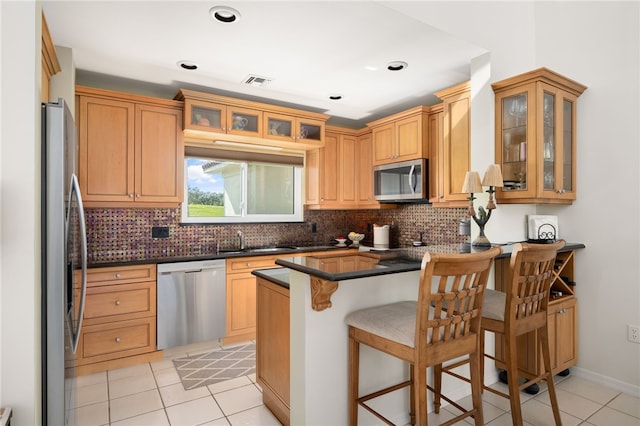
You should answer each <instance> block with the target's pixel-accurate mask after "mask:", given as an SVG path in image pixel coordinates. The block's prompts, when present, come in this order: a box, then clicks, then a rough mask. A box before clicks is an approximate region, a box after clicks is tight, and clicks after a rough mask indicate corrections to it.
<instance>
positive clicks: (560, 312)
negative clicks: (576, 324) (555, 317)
mask: <svg viewBox="0 0 640 426" xmlns="http://www.w3.org/2000/svg"><path fill="white" fill-rule="evenodd" d="M565 312H567V310H566V309H564V308H562V309H560V310H559V311H558V313H559V314H564V313H565Z"/></svg>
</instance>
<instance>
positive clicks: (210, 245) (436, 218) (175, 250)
mask: <svg viewBox="0 0 640 426" xmlns="http://www.w3.org/2000/svg"><path fill="white" fill-rule="evenodd" d="M85 214H86V218H87V240H88V261H89V263H90V264H100V263H110V262H127V261H136V260H153V259H161V258H171V257H188V256H201V255H207V254H211V253H215V252H216V249H232V248H237V247H238V246H239V240H238V231H242V233H243V235H244V239H245V245H246V246H247V247H263V246H270V245H307V246H311V245H328V244H334V243H335V241H334V238H335V237H339V236H345V237H346V235H347V234H348V233H349V232H351V231H354V232H358V233H363V234H365V240H364V242H366V241H367V240H369V241H370V240H371V239H372V238H373V234H372V231H371V226H372V224H374V223H375V224H380V225H381V224H388V225H390V227H391V229H390V233H389V240H390V244H391V246H392V247H406V246H410V245H411V242H412V241H416V240H418V239H419V238H420V233H422V241H423V242H424V243H425V244H429V245H433V244H451V243H461V242H467V239H466V237H464V236H460V235H458V224H459V221H460V219H462V218H464V217H465V214H466V209H464V208H454V209H452V208H433V207H431V206H430V205H428V204H407V205H402V206H400V207H398V208H397V209H393V210H323V211H319V210H306V211H305V215H304V218H305V221H304V222H296V223H255V224H220V225H212V224H197V225H196V224H188V225H183V224H181V223H180V217H181V216H180V208H175V209H172V208H157V209H153V208H151V209H120V208H118V209H115V208H114V209H106V208H91V209H86V212H85ZM314 223H315V224H316V228H317V232H315V233H312V232H311V225H312V224H314ZM154 226H166V227H168V228H169V238H152V237H151V228H152V227H154Z"/></svg>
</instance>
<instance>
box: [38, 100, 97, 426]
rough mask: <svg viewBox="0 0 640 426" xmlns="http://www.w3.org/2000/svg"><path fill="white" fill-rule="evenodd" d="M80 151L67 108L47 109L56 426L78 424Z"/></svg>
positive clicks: (50, 341) (48, 336)
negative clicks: (75, 410)
mask: <svg viewBox="0 0 640 426" xmlns="http://www.w3.org/2000/svg"><path fill="white" fill-rule="evenodd" d="M77 152H78V146H77V138H76V128H75V125H74V123H73V116H72V115H71V112H70V111H69V108H68V106H67V104H66V103H65V102H64V100H63V99H60V100H58V102H57V103H46V104H42V244H41V247H42V328H41V330H42V421H43V424H45V425H51V426H60V425H68V424H74V421H73V419H74V416H73V411H72V410H71V409H72V408H73V407H74V406H75V404H73V403H72V399H73V398H74V395H75V386H73V381H74V373H73V359H74V354H75V351H76V348H77V346H78V339H79V338H80V330H81V328H82V313H83V309H84V295H85V290H86V273H87V237H86V226H85V220H84V212H83V208H82V197H81V195H80V186H79V184H78V178H77V176H76V170H77V164H78V162H77Z"/></svg>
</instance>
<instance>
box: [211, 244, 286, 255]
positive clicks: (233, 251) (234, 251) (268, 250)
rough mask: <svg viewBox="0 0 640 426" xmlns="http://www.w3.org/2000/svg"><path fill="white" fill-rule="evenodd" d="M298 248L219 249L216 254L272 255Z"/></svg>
mask: <svg viewBox="0 0 640 426" xmlns="http://www.w3.org/2000/svg"><path fill="white" fill-rule="evenodd" d="M297 249H298V247H293V246H270V247H254V248H245V249H221V250H218V253H224V254H238V253H272V252H274V253H275V252H279V251H290V250H297Z"/></svg>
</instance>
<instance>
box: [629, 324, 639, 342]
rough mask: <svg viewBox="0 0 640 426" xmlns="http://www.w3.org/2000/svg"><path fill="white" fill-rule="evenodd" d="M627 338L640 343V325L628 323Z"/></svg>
mask: <svg viewBox="0 0 640 426" xmlns="http://www.w3.org/2000/svg"><path fill="white" fill-rule="evenodd" d="M627 340H629V341H630V342H633V343H640V327H638V326H637V325H627Z"/></svg>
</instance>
